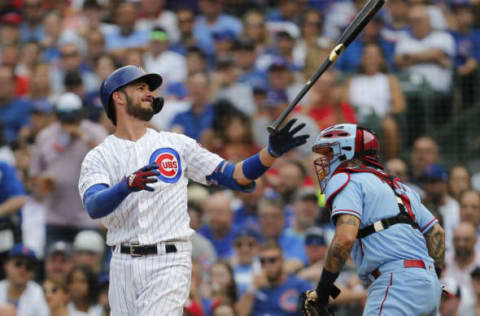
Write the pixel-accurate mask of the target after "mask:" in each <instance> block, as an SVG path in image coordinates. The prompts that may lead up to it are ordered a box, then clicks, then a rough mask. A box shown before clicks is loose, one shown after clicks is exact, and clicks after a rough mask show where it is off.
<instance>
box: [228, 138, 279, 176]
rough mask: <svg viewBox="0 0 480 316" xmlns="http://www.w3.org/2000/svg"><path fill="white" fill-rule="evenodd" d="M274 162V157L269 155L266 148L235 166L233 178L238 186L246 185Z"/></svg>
mask: <svg viewBox="0 0 480 316" xmlns="http://www.w3.org/2000/svg"><path fill="white" fill-rule="evenodd" d="M274 162H275V157H273V156H272V155H270V153H269V152H268V149H267V147H265V148H263V149H262V150H261V151H260V152H258V153H257V154H255V155H253V156H251V157H249V158H247V159H245V160H244V161H242V162H240V163H237V164H236V165H235V171H234V173H233V178H234V179H235V181H237V183H238V184H240V185H248V184H249V183H251V182H252V181H254V180H255V179H258V178H259V177H260V176H262V175H263V173H265V171H267V170H268V168H270V167H271V166H272V164H273V163H274Z"/></svg>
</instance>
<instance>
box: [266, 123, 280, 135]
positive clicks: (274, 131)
mask: <svg viewBox="0 0 480 316" xmlns="http://www.w3.org/2000/svg"><path fill="white" fill-rule="evenodd" d="M267 131H268V133H269V134H275V133H276V132H278V129H277V128H276V127H275V124H272V125H270V126H269V127H267Z"/></svg>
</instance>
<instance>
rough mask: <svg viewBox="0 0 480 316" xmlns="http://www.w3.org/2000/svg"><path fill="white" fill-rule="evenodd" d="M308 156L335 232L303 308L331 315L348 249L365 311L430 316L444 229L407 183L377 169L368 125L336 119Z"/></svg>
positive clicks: (435, 302)
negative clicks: (364, 299) (360, 284)
mask: <svg viewBox="0 0 480 316" xmlns="http://www.w3.org/2000/svg"><path fill="white" fill-rule="evenodd" d="M313 151H314V152H315V153H316V154H318V158H317V159H316V160H315V161H314V167H315V171H316V173H317V176H318V179H319V183H320V186H321V189H322V191H324V192H325V197H326V204H327V206H328V208H329V210H330V215H331V220H332V222H333V223H334V224H335V226H336V230H335V236H334V238H333V240H332V243H331V245H330V247H329V250H328V255H327V259H326V262H325V265H324V268H323V271H322V274H321V278H320V281H319V283H318V285H317V288H316V289H315V290H311V291H308V292H306V293H304V294H303V295H302V297H301V299H302V300H303V306H304V312H305V313H306V314H307V315H308V314H309V313H310V315H311V314H316V315H329V314H330V312H329V311H328V309H327V306H328V301H329V296H332V297H334V296H336V295H338V289H337V288H336V287H335V285H334V282H335V280H336V278H337V277H338V274H339V272H340V270H341V268H342V267H343V265H344V263H345V261H346V260H347V259H348V257H349V255H350V254H351V256H352V258H353V261H354V262H355V265H356V267H357V270H358V273H359V276H360V278H361V279H362V280H363V281H364V283H365V285H366V286H368V290H367V295H368V299H367V302H366V305H365V309H364V313H363V315H436V312H437V310H438V307H439V303H440V295H441V292H442V291H441V287H440V283H439V281H438V278H437V273H438V274H440V272H441V269H442V268H443V267H444V254H445V233H444V231H443V229H442V227H441V226H440V225H439V224H438V222H437V219H435V218H434V217H433V215H432V214H431V213H430V212H429V211H428V210H427V209H426V208H425V207H424V206H423V205H422V203H421V202H420V198H419V196H418V195H417V194H416V193H415V192H414V191H413V190H412V189H410V188H409V187H407V186H406V185H404V184H403V183H400V182H399V181H398V179H397V178H394V177H391V176H389V175H388V174H386V173H385V172H383V171H382V169H383V166H382V165H381V164H380V163H379V157H378V153H379V143H378V140H377V138H376V136H375V135H374V134H373V132H371V131H370V130H368V129H365V128H362V127H358V126H356V125H355V124H339V125H334V126H331V127H329V128H326V129H325V130H323V131H322V132H321V133H320V135H319V136H318V138H317V139H316V141H315V145H314V146H313Z"/></svg>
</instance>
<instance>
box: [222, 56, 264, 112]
mask: <svg viewBox="0 0 480 316" xmlns="http://www.w3.org/2000/svg"><path fill="white" fill-rule="evenodd" d="M213 78H214V79H213V80H214V82H213V91H214V94H215V99H216V100H220V99H226V100H228V101H230V102H231V103H232V104H233V105H234V106H235V108H236V109H237V110H239V111H241V112H242V113H244V114H245V115H249V116H250V115H252V114H254V113H255V112H256V110H257V109H256V106H255V101H254V100H253V94H252V88H251V87H250V86H249V85H248V84H245V83H241V82H238V81H237V68H236V67H235V62H234V60H233V59H230V58H228V59H219V60H218V61H217V65H216V72H215V74H214V77H213Z"/></svg>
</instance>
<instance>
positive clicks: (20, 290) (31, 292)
mask: <svg viewBox="0 0 480 316" xmlns="http://www.w3.org/2000/svg"><path fill="white" fill-rule="evenodd" d="M36 263H37V257H36V255H35V253H34V252H33V250H31V249H29V248H27V247H25V246H24V245H22V244H16V245H15V246H14V247H13V248H12V249H11V250H10V251H9V253H8V259H7V261H6V262H5V265H4V267H5V271H6V273H7V278H6V279H5V280H2V281H0V303H7V302H8V303H12V304H13V305H14V306H15V307H16V310H17V314H18V315H19V316H47V315H48V307H47V303H46V302H45V297H44V296H43V293H42V288H41V287H40V286H39V285H38V284H36V283H35V282H33V281H32V279H33V271H34V270H35V266H36Z"/></svg>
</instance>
